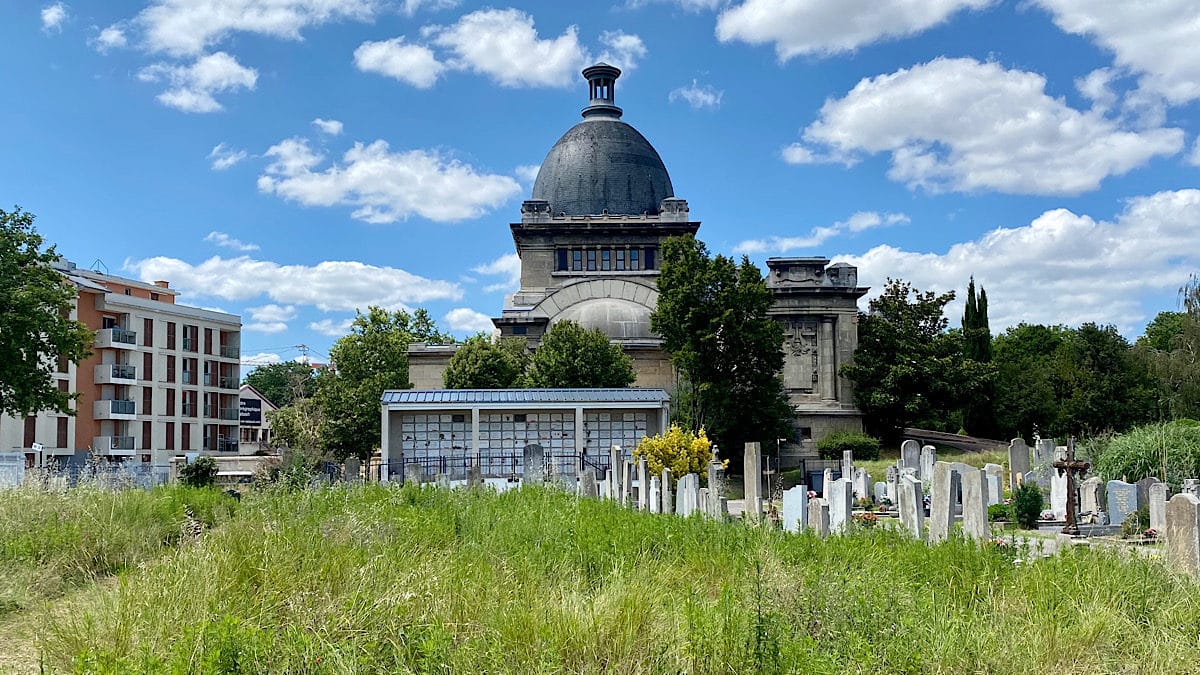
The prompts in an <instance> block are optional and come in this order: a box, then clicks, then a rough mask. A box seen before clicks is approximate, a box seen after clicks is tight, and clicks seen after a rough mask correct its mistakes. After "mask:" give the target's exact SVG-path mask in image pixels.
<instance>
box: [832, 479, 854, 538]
mask: <svg viewBox="0 0 1200 675" xmlns="http://www.w3.org/2000/svg"><path fill="white" fill-rule="evenodd" d="M832 493H833V498H832V499H828V500H826V501H828V502H829V531H830V532H834V533H839V534H840V533H842V532H845V531H846V528H847V527H849V526H850V515H851V511H852V510H853V509H854V490H853V488H852V486H851V485H850V481H849V480H847V479H845V478H839V479H837V480H835V481H833V491H832Z"/></svg>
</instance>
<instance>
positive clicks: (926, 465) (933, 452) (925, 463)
mask: <svg viewBox="0 0 1200 675" xmlns="http://www.w3.org/2000/svg"><path fill="white" fill-rule="evenodd" d="M936 461H937V448H935V447H933V446H932V445H926V446H923V447H922V448H921V474H920V475H921V481H922V482H926V483H927V482H929V479H931V478H933V464H934V462H936Z"/></svg>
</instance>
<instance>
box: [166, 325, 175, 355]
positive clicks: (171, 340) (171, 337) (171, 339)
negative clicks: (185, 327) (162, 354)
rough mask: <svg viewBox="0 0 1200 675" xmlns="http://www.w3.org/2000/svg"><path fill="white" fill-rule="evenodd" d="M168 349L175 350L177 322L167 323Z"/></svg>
mask: <svg viewBox="0 0 1200 675" xmlns="http://www.w3.org/2000/svg"><path fill="white" fill-rule="evenodd" d="M167 349H175V322H174V321H168V322H167Z"/></svg>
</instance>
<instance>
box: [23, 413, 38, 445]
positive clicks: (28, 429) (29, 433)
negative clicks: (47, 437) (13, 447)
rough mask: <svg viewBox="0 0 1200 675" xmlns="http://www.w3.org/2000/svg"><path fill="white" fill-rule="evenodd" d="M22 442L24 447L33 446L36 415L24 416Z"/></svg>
mask: <svg viewBox="0 0 1200 675" xmlns="http://www.w3.org/2000/svg"><path fill="white" fill-rule="evenodd" d="M22 443H23V444H24V447H26V448H30V447H33V444H34V443H37V418H36V417H26V418H25V438H24V439H23V441H22Z"/></svg>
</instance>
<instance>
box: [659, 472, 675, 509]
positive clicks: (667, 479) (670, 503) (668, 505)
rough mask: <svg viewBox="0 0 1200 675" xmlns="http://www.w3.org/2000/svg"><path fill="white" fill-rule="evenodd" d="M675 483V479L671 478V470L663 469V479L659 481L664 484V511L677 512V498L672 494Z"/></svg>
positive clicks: (662, 506)
mask: <svg viewBox="0 0 1200 675" xmlns="http://www.w3.org/2000/svg"><path fill="white" fill-rule="evenodd" d="M674 483H675V481H674V480H672V478H671V470H670V469H663V470H662V479H661V480H660V481H659V483H658V484H659V485H661V486H662V505H661V508H660V510H661V511H662V512H663V513H675V499H674V496H673V495H672V494H671V486H672V485H673V484H674Z"/></svg>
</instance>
